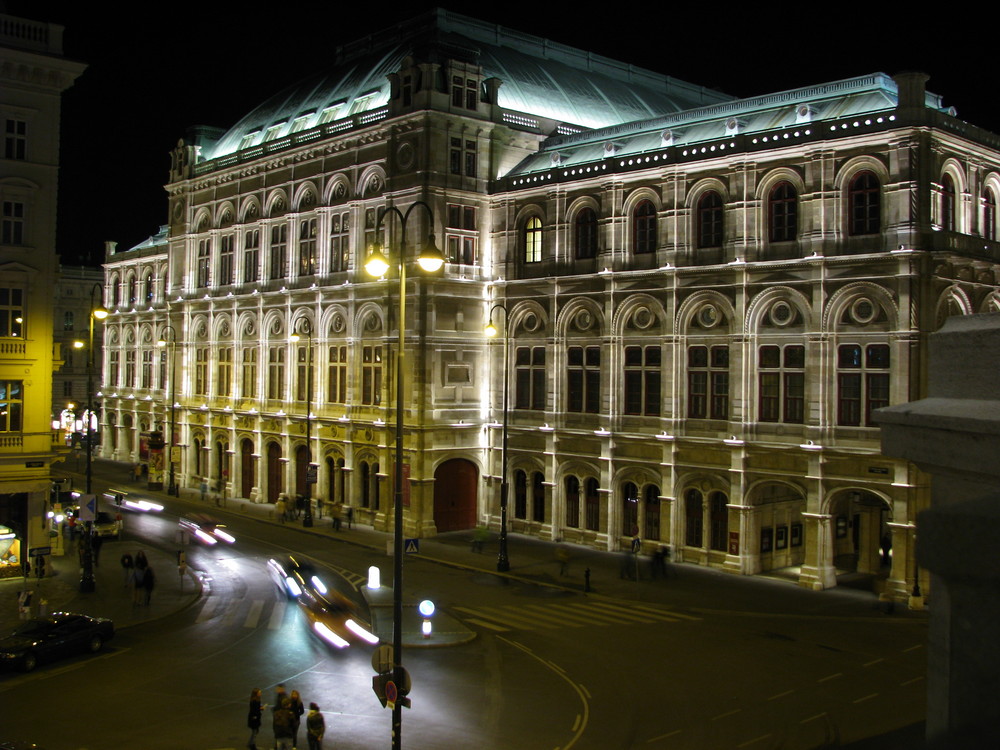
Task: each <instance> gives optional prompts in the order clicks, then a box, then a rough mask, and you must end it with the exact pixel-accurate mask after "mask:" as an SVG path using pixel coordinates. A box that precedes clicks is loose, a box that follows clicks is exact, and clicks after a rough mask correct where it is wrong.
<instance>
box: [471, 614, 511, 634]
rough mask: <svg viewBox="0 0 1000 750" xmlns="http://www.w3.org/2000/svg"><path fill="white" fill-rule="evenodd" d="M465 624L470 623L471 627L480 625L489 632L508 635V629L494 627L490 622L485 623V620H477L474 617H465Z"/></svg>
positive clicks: (498, 626)
mask: <svg viewBox="0 0 1000 750" xmlns="http://www.w3.org/2000/svg"><path fill="white" fill-rule="evenodd" d="M465 621H466V622H470V623H472V624H473V625H481V626H482V627H484V628H489V629H490V630H495V631H497V632H498V633H508V632H510V628H505V627H503V626H502V625H494V624H493V623H491V622H486V621H485V620H477V619H476V618H475V617H466V618H465Z"/></svg>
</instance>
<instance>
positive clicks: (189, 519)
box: [179, 513, 236, 547]
mask: <svg viewBox="0 0 1000 750" xmlns="http://www.w3.org/2000/svg"><path fill="white" fill-rule="evenodd" d="M179 524H180V527H181V529H183V530H184V531H186V532H188V533H189V534H191V536H193V537H194V538H195V539H197V540H198V541H200V542H202V543H203V544H207V545H208V546H210V547H211V546H212V545H214V544H218V543H219V542H220V541H223V542H226V543H227V544H232V543H233V542H235V541H236V537H234V536H233V535H232V534H230V533H229V532H228V531H227V530H226V525H225V524H224V523H222V522H221V521H220V520H219V519H217V518H213V517H212V516H210V515H208V514H207V513H191V514H189V515H186V516H183V517H182V518H181V520H180V521H179Z"/></svg>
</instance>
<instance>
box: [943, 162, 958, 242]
mask: <svg viewBox="0 0 1000 750" xmlns="http://www.w3.org/2000/svg"><path fill="white" fill-rule="evenodd" d="M941 226H942V228H944V229H946V230H948V231H949V232H954V231H955V181H954V180H953V179H952V177H951V175H950V174H945V176H944V177H942V178H941Z"/></svg>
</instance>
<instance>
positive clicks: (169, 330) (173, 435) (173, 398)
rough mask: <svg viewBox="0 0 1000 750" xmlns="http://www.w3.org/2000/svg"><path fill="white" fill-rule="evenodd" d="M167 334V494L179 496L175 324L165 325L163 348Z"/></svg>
mask: <svg viewBox="0 0 1000 750" xmlns="http://www.w3.org/2000/svg"><path fill="white" fill-rule="evenodd" d="M167 334H170V341H169V344H170V442H168V443H167V451H168V453H169V454H170V455H169V460H170V484H169V485H168V486H167V494H168V495H173V496H174V497H179V493H178V491H177V479H176V475H175V473H174V446H175V445H176V444H177V371H176V369H175V366H174V365H175V361H174V360H175V357H176V354H177V331H175V330H174V327H173V326H171V325H165V326H163V336H164V338H161V339H160V340H159V341H157V342H156V345H157V346H158V347H160V348H161V349H162V348H164V347H165V346H167V343H168V342H167V339H166V336H167Z"/></svg>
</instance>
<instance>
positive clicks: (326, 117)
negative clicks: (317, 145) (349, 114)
mask: <svg viewBox="0 0 1000 750" xmlns="http://www.w3.org/2000/svg"><path fill="white" fill-rule="evenodd" d="M345 104H347V102H346V101H345V100H344V99H341V100H340V101H339V102H334V103H333V104H331V105H330V106H329V107H327V108H325V109H324V110H323V112H322V114H320V116H319V123H318V124H319V125H326V124H327V123H328V122H333V121H334V120H336V119H337V118H338V117H339V116H340V111H341V110H342V109H343V108H344V105H345Z"/></svg>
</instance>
